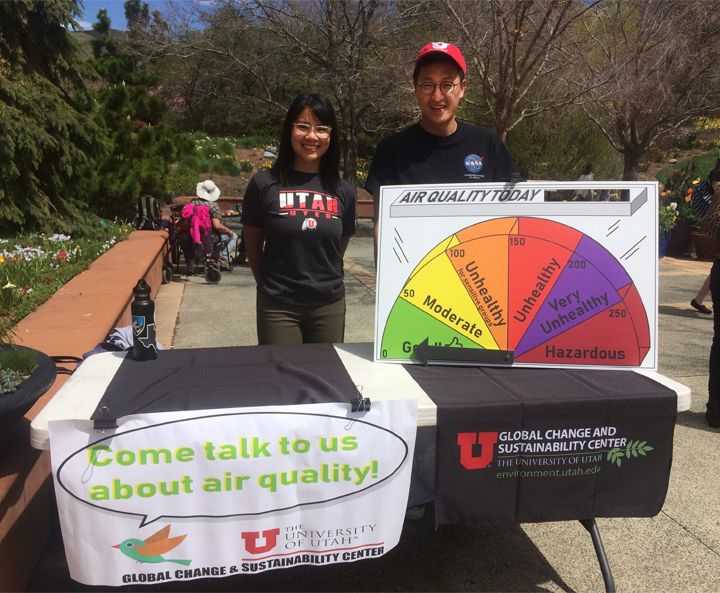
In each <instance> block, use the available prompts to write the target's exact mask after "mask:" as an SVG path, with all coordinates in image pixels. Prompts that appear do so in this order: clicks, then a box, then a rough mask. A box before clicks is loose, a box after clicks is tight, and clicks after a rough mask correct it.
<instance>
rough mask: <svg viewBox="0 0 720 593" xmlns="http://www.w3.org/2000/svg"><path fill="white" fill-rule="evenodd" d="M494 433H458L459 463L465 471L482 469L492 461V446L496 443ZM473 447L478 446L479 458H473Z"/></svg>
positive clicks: (496, 434) (496, 437)
mask: <svg viewBox="0 0 720 593" xmlns="http://www.w3.org/2000/svg"><path fill="white" fill-rule="evenodd" d="M497 439H498V433H496V432H459V433H458V445H460V463H462V466H463V467H464V468H465V469H482V468H484V467H487V466H488V465H489V464H490V462H491V461H492V459H493V446H494V445H495V443H497ZM473 445H480V446H481V449H480V457H473V450H472V448H473Z"/></svg>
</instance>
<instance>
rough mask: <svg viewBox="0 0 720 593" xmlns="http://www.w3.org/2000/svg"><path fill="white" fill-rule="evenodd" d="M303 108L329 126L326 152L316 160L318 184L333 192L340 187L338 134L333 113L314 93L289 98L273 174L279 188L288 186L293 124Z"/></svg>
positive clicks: (324, 99)
mask: <svg viewBox="0 0 720 593" xmlns="http://www.w3.org/2000/svg"><path fill="white" fill-rule="evenodd" d="M305 108H307V109H309V110H310V112H311V113H312V114H313V115H314V116H315V118H316V119H317V120H318V121H319V122H320V123H321V124H322V125H324V126H330V127H331V128H332V131H331V132H330V145H329V146H328V149H327V152H326V153H325V154H324V155H323V156H322V157H321V158H320V173H319V176H320V181H321V183H322V184H323V185H324V186H325V187H326V188H327V189H337V188H338V187H339V186H340V135H339V134H338V124H337V119H336V117H335V110H334V109H333V106H332V104H331V103H330V101H328V99H327V97H326V96H325V95H320V94H317V93H303V94H302V95H298V96H297V97H295V98H294V99H293V102H292V103H291V104H290V107H289V108H288V112H287V115H286V116H285V123H284V124H283V129H282V136H281V137H280V148H279V149H278V158H277V160H276V161H275V164H274V165H273V171H274V172H275V173H277V175H278V176H279V177H280V183H281V184H282V185H288V178H289V176H290V169H292V166H293V162H294V160H295V152H294V151H293V147H292V141H291V137H292V133H293V124H294V123H295V122H296V121H297V120H298V118H299V117H300V114H301V113H302V112H303V110H304V109H305Z"/></svg>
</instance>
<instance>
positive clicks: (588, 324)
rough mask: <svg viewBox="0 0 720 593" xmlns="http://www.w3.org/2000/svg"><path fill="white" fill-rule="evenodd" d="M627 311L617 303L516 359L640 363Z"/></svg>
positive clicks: (581, 362)
mask: <svg viewBox="0 0 720 593" xmlns="http://www.w3.org/2000/svg"><path fill="white" fill-rule="evenodd" d="M629 318H630V312H629V311H628V310H627V307H626V306H625V303H622V302H620V303H618V304H616V305H615V306H613V307H611V308H609V309H606V310H605V311H603V312H602V313H600V314H598V315H595V316H594V317H593V318H592V319H588V320H587V321H585V322H583V323H581V324H578V325H576V326H575V327H573V328H571V329H569V330H567V331H566V332H563V333H561V334H559V335H558V336H556V337H554V338H552V339H550V340H548V341H547V342H544V343H543V344H540V345H539V346H536V347H535V348H533V349H532V350H530V351H528V352H525V353H524V354H521V355H520V356H517V357H516V358H515V360H517V362H534V363H540V364H558V363H562V364H582V365H604V366H618V365H621V366H624V365H630V366H637V365H638V364H640V349H639V347H638V342H637V338H636V336H635V329H634V328H633V326H632V323H628V319H629Z"/></svg>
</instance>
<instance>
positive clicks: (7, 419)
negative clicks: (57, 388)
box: [0, 346, 57, 441]
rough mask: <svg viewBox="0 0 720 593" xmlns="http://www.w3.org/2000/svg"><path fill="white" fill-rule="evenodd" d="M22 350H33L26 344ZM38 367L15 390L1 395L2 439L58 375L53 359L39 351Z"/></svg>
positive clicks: (0, 431) (0, 434)
mask: <svg viewBox="0 0 720 593" xmlns="http://www.w3.org/2000/svg"><path fill="white" fill-rule="evenodd" d="M17 348H18V349H20V350H32V348H26V347H24V346H18V347H17ZM36 352H37V355H38V357H37V365H38V366H37V368H36V369H35V371H34V372H33V374H32V375H30V376H29V377H28V378H27V379H25V380H24V381H23V382H22V383H20V384H19V385H18V386H17V388H16V389H15V391H13V392H11V393H3V394H1V395H0V441H2V439H3V435H7V434H8V433H9V432H10V429H11V428H12V427H13V425H14V424H15V423H16V422H17V421H18V420H20V418H22V417H23V416H24V415H25V414H26V413H27V412H28V410H29V409H30V408H31V407H32V405H33V404H34V403H35V402H36V401H37V400H38V398H39V397H40V396H41V395H43V394H44V393H45V392H46V391H47V390H48V389H50V387H51V386H52V384H53V383H54V382H55V378H56V377H57V368H56V366H55V363H54V362H53V360H52V359H51V358H50V357H49V356H47V355H46V354H43V353H42V352H39V351H37V350H36Z"/></svg>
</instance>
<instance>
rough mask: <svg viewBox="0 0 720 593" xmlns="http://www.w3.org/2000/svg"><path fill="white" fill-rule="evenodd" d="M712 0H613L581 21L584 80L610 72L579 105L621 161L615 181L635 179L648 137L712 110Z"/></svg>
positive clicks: (716, 100)
mask: <svg viewBox="0 0 720 593" xmlns="http://www.w3.org/2000/svg"><path fill="white" fill-rule="evenodd" d="M716 8H717V7H716V6H715V4H714V3H709V2H685V1H683V0H679V1H674V0H614V1H613V2H607V3H606V4H603V5H602V6H599V7H597V10H596V11H595V19H594V20H588V21H586V23H585V27H586V38H587V39H588V40H589V41H588V52H587V53H586V57H585V61H584V67H583V68H582V71H583V72H584V73H585V76H584V78H582V79H578V80H577V84H578V85H580V86H586V87H589V86H591V85H590V81H592V80H593V79H594V78H595V77H596V76H598V75H601V76H602V73H604V72H607V71H614V72H616V73H617V75H616V76H615V77H614V78H613V79H612V81H611V82H610V83H609V84H607V85H604V86H602V87H594V88H591V90H590V92H589V96H590V100H589V101H587V102H586V103H585V104H584V109H585V112H586V113H587V115H588V117H590V119H591V120H592V121H593V122H594V123H595V124H596V125H597V126H598V128H599V129H600V130H601V131H602V133H603V134H604V135H605V136H606V137H607V138H608V140H609V141H610V142H611V143H612V145H613V147H614V148H615V150H617V151H618V152H619V153H620V154H622V156H623V159H624V167H623V179H624V180H627V181H632V180H635V179H637V164H638V162H640V159H641V158H642V156H643V154H644V153H645V151H647V149H648V148H649V147H650V146H651V144H652V143H653V142H655V141H656V140H658V139H659V138H660V137H662V136H665V135H667V134H670V133H672V132H673V131H674V130H677V129H678V128H679V127H680V126H681V125H683V124H684V123H686V122H687V121H689V120H690V119H691V118H693V117H697V116H699V115H709V114H711V113H715V112H717V111H718V110H720V92H718V91H719V90H720V89H718V86H717V76H718V74H719V70H718V59H719V58H720V15H718V11H717V10H716Z"/></svg>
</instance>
